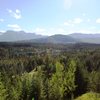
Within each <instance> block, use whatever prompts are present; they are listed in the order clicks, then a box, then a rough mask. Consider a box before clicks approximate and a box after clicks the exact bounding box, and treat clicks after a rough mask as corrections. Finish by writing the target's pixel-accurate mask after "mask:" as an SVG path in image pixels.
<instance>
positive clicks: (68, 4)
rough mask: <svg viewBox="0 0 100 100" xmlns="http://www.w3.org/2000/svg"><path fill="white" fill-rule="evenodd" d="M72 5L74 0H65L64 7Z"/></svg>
mask: <svg viewBox="0 0 100 100" xmlns="http://www.w3.org/2000/svg"><path fill="white" fill-rule="evenodd" d="M71 7H72V0H64V8H65V9H70V8H71Z"/></svg>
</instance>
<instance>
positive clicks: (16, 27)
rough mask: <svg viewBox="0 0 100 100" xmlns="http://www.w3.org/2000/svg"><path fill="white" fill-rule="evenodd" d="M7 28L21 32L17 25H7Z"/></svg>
mask: <svg viewBox="0 0 100 100" xmlns="http://www.w3.org/2000/svg"><path fill="white" fill-rule="evenodd" d="M7 26H8V27H9V28H11V29H13V30H14V31H21V30H22V29H21V27H20V26H19V25H17V24H8V25H7Z"/></svg>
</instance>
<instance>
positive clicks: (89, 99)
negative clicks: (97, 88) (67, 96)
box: [75, 92, 100, 100]
mask: <svg viewBox="0 0 100 100" xmlns="http://www.w3.org/2000/svg"><path fill="white" fill-rule="evenodd" d="M75 100H100V94H98V93H93V92H90V93H86V94H83V95H82V96H80V97H78V98H76V99H75Z"/></svg>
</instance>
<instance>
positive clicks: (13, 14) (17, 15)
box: [7, 9, 22, 19]
mask: <svg viewBox="0 0 100 100" xmlns="http://www.w3.org/2000/svg"><path fill="white" fill-rule="evenodd" d="M7 11H8V12H9V14H10V15H11V16H12V17H14V18H16V19H21V18H22V15H21V11H20V10H19V9H16V10H15V12H14V11H12V10H11V9H7Z"/></svg>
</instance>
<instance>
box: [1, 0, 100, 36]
mask: <svg viewBox="0 0 100 100" xmlns="http://www.w3.org/2000/svg"><path fill="white" fill-rule="evenodd" d="M6 30H15V31H20V30H24V31H26V32H36V33H37V34H43V35H52V34H66V35H67V34H70V33H74V32H81V33H100V0H0V31H1V32H3V31H6Z"/></svg>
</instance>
